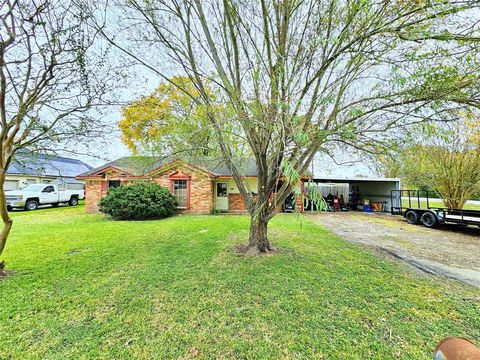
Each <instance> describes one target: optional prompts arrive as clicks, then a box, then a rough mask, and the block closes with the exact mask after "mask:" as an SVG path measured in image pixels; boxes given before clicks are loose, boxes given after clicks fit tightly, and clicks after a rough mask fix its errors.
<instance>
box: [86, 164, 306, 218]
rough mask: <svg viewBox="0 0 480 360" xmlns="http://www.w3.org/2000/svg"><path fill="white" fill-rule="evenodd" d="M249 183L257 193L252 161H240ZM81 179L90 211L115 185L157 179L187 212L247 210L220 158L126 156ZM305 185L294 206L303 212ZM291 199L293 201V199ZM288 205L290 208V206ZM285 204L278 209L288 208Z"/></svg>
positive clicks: (181, 209)
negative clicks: (169, 158)
mask: <svg viewBox="0 0 480 360" xmlns="http://www.w3.org/2000/svg"><path fill="white" fill-rule="evenodd" d="M239 168H240V169H241V170H242V175H243V177H244V179H245V182H246V185H247V187H248V188H249V189H251V191H252V192H253V193H254V194H255V193H256V191H257V189H258V185H257V172H256V166H255V162H254V161H251V160H246V161H244V164H239ZM77 179H81V180H85V185H86V200H85V202H86V211H87V212H90V213H92V212H96V211H98V203H99V201H100V199H101V198H102V197H104V196H105V195H106V194H107V191H108V189H109V188H111V187H117V186H120V185H125V184H131V183H134V182H137V181H154V182H156V183H158V184H160V185H162V186H164V187H166V188H168V189H170V192H171V193H172V194H173V195H174V196H175V197H176V198H177V201H178V203H179V206H178V209H179V210H180V211H181V212H183V213H198V214H208V213H210V212H211V211H212V210H219V211H222V212H243V211H246V209H245V206H244V203H243V201H242V198H241V195H240V193H239V190H238V188H237V186H236V184H235V181H234V180H233V177H232V175H231V173H230V171H229V170H228V169H227V167H226V166H225V164H224V163H223V161H222V160H218V159H175V160H170V161H164V160H159V159H158V158H154V157H138V156H130V157H124V158H121V159H118V160H115V161H112V162H110V163H107V164H105V165H103V166H100V167H98V168H95V169H92V170H90V171H87V172H85V173H83V174H81V175H79V176H77ZM303 190H304V186H303V183H302V184H301V196H299V197H297V200H296V204H295V205H294V206H295V207H296V208H297V209H299V210H300V211H303V197H304V191H303ZM289 201H292V200H291V199H290V200H289ZM287 207H289V206H288V205H287ZM284 210H285V204H284V205H282V206H280V207H279V209H278V211H284Z"/></svg>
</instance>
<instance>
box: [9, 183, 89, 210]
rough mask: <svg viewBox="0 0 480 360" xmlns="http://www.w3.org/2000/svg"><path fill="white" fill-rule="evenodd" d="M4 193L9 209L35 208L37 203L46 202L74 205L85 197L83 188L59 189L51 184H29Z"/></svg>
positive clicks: (44, 203)
mask: <svg viewBox="0 0 480 360" xmlns="http://www.w3.org/2000/svg"><path fill="white" fill-rule="evenodd" d="M5 195H6V200H7V208H8V209H9V210H11V209H14V208H22V209H25V210H36V209H37V208H38V206H39V205H46V204H50V205H52V206H58V204H60V203H68V205H70V206H75V205H77V204H78V200H83V199H85V190H59V189H58V187H57V185H53V184H30V185H27V186H26V187H24V188H22V189H20V190H11V191H6V192H5Z"/></svg>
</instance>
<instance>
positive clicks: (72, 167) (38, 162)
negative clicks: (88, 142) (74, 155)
mask: <svg viewBox="0 0 480 360" xmlns="http://www.w3.org/2000/svg"><path fill="white" fill-rule="evenodd" d="M90 169H92V167H91V166H90V165H88V164H86V163H84V162H83V161H81V160H77V159H71V158H66V157H61V156H54V155H46V154H36V153H32V152H29V151H22V152H19V153H17V154H16V155H15V158H14V160H13V161H12V162H11V163H10V166H9V167H8V169H7V174H9V175H30V176H53V177H71V178H74V177H76V176H78V175H80V174H81V173H84V172H86V171H89V170H90Z"/></svg>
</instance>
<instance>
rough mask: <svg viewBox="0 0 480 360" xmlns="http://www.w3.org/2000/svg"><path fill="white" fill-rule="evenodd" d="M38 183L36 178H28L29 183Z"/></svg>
mask: <svg viewBox="0 0 480 360" xmlns="http://www.w3.org/2000/svg"><path fill="white" fill-rule="evenodd" d="M36 183H37V180H36V179H27V185H30V184H36Z"/></svg>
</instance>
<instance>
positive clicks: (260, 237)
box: [245, 217, 275, 256]
mask: <svg viewBox="0 0 480 360" xmlns="http://www.w3.org/2000/svg"><path fill="white" fill-rule="evenodd" d="M274 250H275V248H274V247H273V246H272V245H271V244H270V241H268V220H267V219H266V218H265V217H263V218H255V217H252V218H251V220H250V237H249V239H248V248H247V251H246V252H245V255H247V256H256V255H260V254H262V253H268V252H270V251H274Z"/></svg>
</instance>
